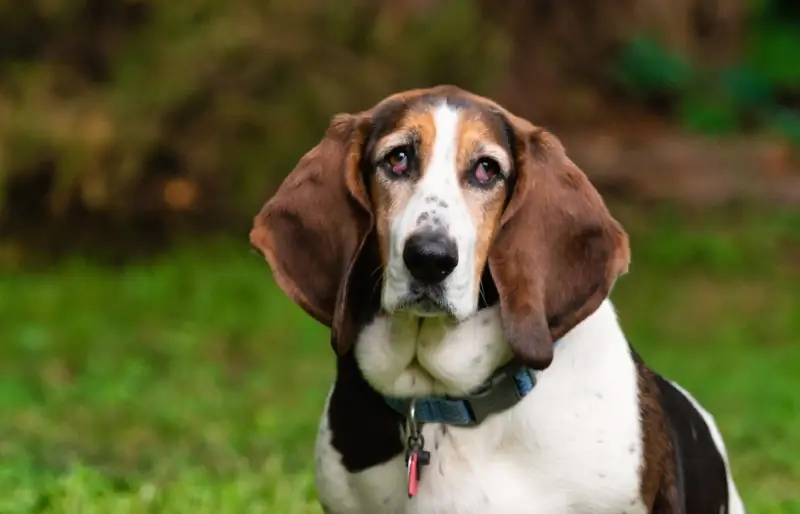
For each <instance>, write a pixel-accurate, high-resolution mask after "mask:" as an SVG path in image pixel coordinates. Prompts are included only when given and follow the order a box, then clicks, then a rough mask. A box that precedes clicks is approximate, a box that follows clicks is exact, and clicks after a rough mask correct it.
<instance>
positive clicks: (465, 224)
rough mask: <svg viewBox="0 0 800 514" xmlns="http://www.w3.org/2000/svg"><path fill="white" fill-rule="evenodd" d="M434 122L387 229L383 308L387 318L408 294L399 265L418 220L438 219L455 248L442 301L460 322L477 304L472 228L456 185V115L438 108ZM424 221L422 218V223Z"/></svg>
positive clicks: (407, 275)
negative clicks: (424, 158)
mask: <svg viewBox="0 0 800 514" xmlns="http://www.w3.org/2000/svg"><path fill="white" fill-rule="evenodd" d="M433 120H434V128H435V132H436V136H435V141H434V143H433V149H432V151H431V155H430V158H429V159H428V165H427V168H426V169H425V170H424V171H423V173H422V176H421V178H420V180H419V182H418V183H417V184H416V185H415V187H414V193H413V195H412V197H411V199H410V200H409V201H408V203H407V204H406V206H405V207H404V208H403V210H402V212H400V213H399V214H398V215H397V216H396V217H395V218H394V220H392V222H391V225H390V227H389V231H390V233H389V262H388V265H387V270H386V280H385V281H384V287H383V292H382V304H383V307H384V309H386V310H387V311H388V312H393V311H394V310H395V309H396V308H397V306H398V305H400V304H401V303H402V301H403V299H404V298H405V296H406V295H407V294H408V292H409V288H410V285H411V275H410V273H409V272H408V270H407V269H406V267H405V264H404V262H403V248H404V246H405V243H406V240H407V239H408V238H409V236H411V235H412V234H413V233H414V232H415V231H417V230H418V229H419V228H420V226H421V225H423V224H424V223H426V222H425V221H421V220H422V219H427V220H432V219H434V218H438V219H439V220H440V221H441V223H442V224H443V226H446V227H447V228H446V230H447V234H448V235H449V236H450V237H451V238H453V239H454V240H455V241H456V245H457V247H458V265H457V266H456V268H455V269H454V270H453V272H452V273H451V274H450V275H449V276H448V277H447V278H446V279H445V281H444V283H443V286H444V297H445V301H446V302H447V304H448V305H449V307H450V309H451V310H452V314H453V315H454V317H455V318H456V319H459V320H464V319H466V318H467V317H469V316H470V315H471V314H473V313H474V312H475V306H476V305H477V303H478V302H477V295H478V283H477V280H476V277H475V266H476V264H475V258H476V256H475V244H476V238H477V228H476V227H475V224H474V222H473V221H472V218H471V217H470V213H469V210H468V208H467V203H466V201H465V199H464V195H463V192H462V188H461V187H460V185H459V180H460V179H459V176H458V171H459V170H458V167H457V162H456V159H457V156H458V134H459V130H460V113H459V111H458V109H456V108H455V107H452V106H449V105H447V104H444V103H443V104H441V105H439V106H437V107H436V108H434V110H433ZM423 215H427V216H426V217H424V218H421V216H423Z"/></svg>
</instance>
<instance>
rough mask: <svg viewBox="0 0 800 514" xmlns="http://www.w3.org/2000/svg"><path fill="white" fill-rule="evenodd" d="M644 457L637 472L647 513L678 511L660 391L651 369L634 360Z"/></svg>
mask: <svg viewBox="0 0 800 514" xmlns="http://www.w3.org/2000/svg"><path fill="white" fill-rule="evenodd" d="M636 368H637V372H638V386H639V409H640V413H641V427H642V445H643V448H644V457H643V462H642V468H641V472H640V477H641V484H640V494H641V497H642V502H643V503H644V505H645V506H646V507H647V509H648V512H653V513H654V514H668V513H672V512H678V510H674V507H675V506H677V505H678V503H679V499H678V491H677V486H676V483H675V475H676V470H675V460H674V459H673V446H672V440H671V438H670V435H669V434H670V433H669V429H668V424H667V423H668V422H667V419H666V415H665V414H664V410H663V408H662V406H661V393H660V391H659V389H658V385H657V384H656V380H655V376H654V374H653V372H652V371H651V370H650V369H649V368H647V366H645V364H644V363H643V362H642V361H641V360H640V359H638V358H637V359H636Z"/></svg>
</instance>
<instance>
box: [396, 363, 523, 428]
mask: <svg viewBox="0 0 800 514" xmlns="http://www.w3.org/2000/svg"><path fill="white" fill-rule="evenodd" d="M535 385H536V376H535V375H534V373H533V370H530V369H528V368H525V367H523V366H521V365H520V364H518V363H514V362H511V363H509V364H506V365H505V366H502V367H501V368H499V369H498V370H497V371H496V372H495V373H494V374H493V375H492V376H491V377H490V378H489V380H487V381H486V383H485V384H484V385H483V386H482V387H480V388H479V389H478V391H476V392H474V393H472V394H470V395H467V396H463V397H460V398H453V397H439V396H431V397H426V398H417V399H416V402H415V404H414V406H415V415H414V419H415V421H417V422H419V423H444V424H446V425H461V426H475V425H480V424H481V423H482V422H483V420H485V419H486V418H487V417H488V416H489V415H491V414H494V413H497V412H501V411H504V410H506V409H509V408H511V407H513V406H514V405H516V404H517V402H519V401H520V400H521V399H522V398H524V397H525V396H526V395H527V394H528V393H530V392H531V391H532V390H533V387H534V386H535ZM384 399H385V401H386V403H387V404H389V406H390V407H392V408H393V409H394V410H396V411H397V412H399V413H400V414H402V415H403V416H407V415H408V412H409V408H410V404H411V398H394V397H384Z"/></svg>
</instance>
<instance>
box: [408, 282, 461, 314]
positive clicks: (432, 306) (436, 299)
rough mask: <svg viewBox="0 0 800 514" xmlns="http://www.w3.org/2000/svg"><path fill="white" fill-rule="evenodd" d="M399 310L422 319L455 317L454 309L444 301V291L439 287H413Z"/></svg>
mask: <svg viewBox="0 0 800 514" xmlns="http://www.w3.org/2000/svg"><path fill="white" fill-rule="evenodd" d="M397 310H403V311H407V312H410V313H411V314H414V315H415V316H419V317H421V318H432V317H443V316H447V317H453V316H454V314H453V310H452V308H451V307H450V305H449V304H448V302H447V301H445V299H444V291H443V290H442V288H441V287H438V286H413V287H412V288H411V291H410V292H409V294H408V295H406V297H405V298H403V300H402V301H401V302H400V305H399V306H398V309H397Z"/></svg>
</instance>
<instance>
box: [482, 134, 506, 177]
mask: <svg viewBox="0 0 800 514" xmlns="http://www.w3.org/2000/svg"><path fill="white" fill-rule="evenodd" d="M476 153H477V155H478V156H479V157H490V158H492V159H494V160H495V161H497V164H499V165H500V171H502V173H503V175H508V174H509V172H510V171H511V162H510V160H509V158H508V152H506V151H505V149H503V147H502V146H500V145H497V144H495V143H490V142H486V141H482V142H480V143H478V145H477V148H476Z"/></svg>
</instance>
